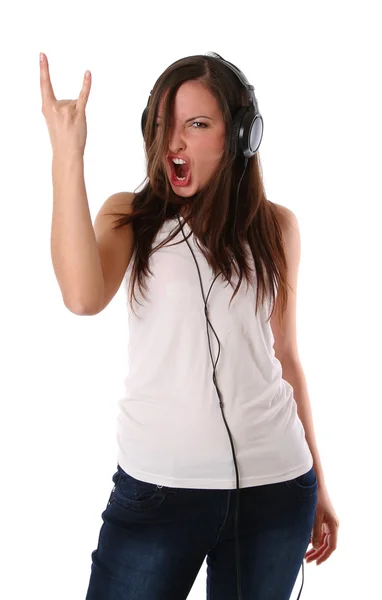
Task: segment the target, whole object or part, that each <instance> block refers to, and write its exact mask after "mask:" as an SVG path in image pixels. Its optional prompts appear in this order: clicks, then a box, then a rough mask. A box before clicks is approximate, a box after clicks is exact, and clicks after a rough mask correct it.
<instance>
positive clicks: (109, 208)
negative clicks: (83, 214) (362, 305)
mask: <svg viewBox="0 0 382 600" xmlns="http://www.w3.org/2000/svg"><path fill="white" fill-rule="evenodd" d="M134 198H135V193H134V192H116V193H115V194H112V195H111V196H109V197H108V198H107V199H106V200H105V202H104V203H103V205H102V206H101V208H100V210H99V211H98V214H101V215H104V214H106V213H113V214H115V213H119V212H121V213H124V212H127V213H130V212H131V210H132V202H133V200H134Z"/></svg>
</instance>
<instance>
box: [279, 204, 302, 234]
mask: <svg viewBox="0 0 382 600" xmlns="http://www.w3.org/2000/svg"><path fill="white" fill-rule="evenodd" d="M272 204H273V205H274V206H275V208H276V215H277V221H278V223H279V225H280V227H281V230H282V232H283V234H285V233H286V232H287V231H288V230H290V228H292V229H294V230H295V231H297V232H298V231H299V227H298V220H297V217H296V215H295V213H294V212H293V211H292V210H291V209H290V208H288V207H286V206H283V205H282V204H276V203H275V202H272Z"/></svg>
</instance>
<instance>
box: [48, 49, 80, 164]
mask: <svg viewBox="0 0 382 600" xmlns="http://www.w3.org/2000/svg"><path fill="white" fill-rule="evenodd" d="M42 57H43V60H42V61H40V86H41V96H42V114H43V115H44V117H45V121H46V124H47V126H48V130H49V136H50V142H51V145H52V149H53V154H70V153H77V154H79V153H80V154H84V151H85V145H86V136H87V126H86V114H85V108H86V104H87V101H88V98H89V94H90V87H91V74H90V72H89V71H88V72H87V73H86V74H85V76H84V81H83V85H82V89H81V92H80V95H79V96H78V98H77V100H57V99H56V96H55V95H54V92H53V87H52V83H51V80H50V75H49V65H48V59H47V57H46V56H45V54H42ZM87 74H88V76H87Z"/></svg>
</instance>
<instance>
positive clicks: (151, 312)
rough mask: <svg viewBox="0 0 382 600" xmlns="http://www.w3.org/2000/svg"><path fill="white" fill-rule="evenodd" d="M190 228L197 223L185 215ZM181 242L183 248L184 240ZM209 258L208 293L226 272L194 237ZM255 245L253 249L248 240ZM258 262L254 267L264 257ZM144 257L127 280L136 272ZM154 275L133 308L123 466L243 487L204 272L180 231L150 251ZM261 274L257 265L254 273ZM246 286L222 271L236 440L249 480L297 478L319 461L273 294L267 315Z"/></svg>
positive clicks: (226, 374) (136, 472)
mask: <svg viewBox="0 0 382 600" xmlns="http://www.w3.org/2000/svg"><path fill="white" fill-rule="evenodd" d="M181 223H183V231H184V234H185V235H188V234H189V232H190V229H189V226H188V224H187V223H186V222H185V221H184V220H183V219H181ZM178 226H179V223H178V219H177V218H175V219H171V220H168V221H167V222H166V223H165V224H164V226H163V227H162V228H161V229H160V230H159V232H158V234H157V236H156V238H155V239H154V242H153V247H154V248H155V247H156V246H157V245H158V244H159V243H160V242H161V241H162V240H163V239H164V238H165V237H167V235H168V234H169V233H170V232H171V231H173V230H174V228H177V227H178ZM181 240H182V243H181V244H178V245H176V246H174V245H171V246H170V244H174V243H176V242H178V241H181ZM188 242H189V244H190V245H191V247H192V249H193V252H194V254H195V258H196V260H197V262H198V265H199V270H200V274H201V279H202V284H203V289H204V297H205V298H206V297H207V294H208V292H209V289H210V286H211V283H212V281H213V280H214V278H215V275H214V273H213V271H212V269H211V267H210V266H209V265H208V263H207V261H206V259H205V258H204V256H203V254H202V253H201V251H200V250H199V248H198V246H197V245H196V242H195V238H194V236H193V234H192V235H191V236H190V237H189V238H188ZM248 248H249V246H248ZM249 255H250V261H251V262H250V264H251V267H252V268H253V269H254V263H253V258H252V256H251V254H250V253H249ZM133 259H134V257H133V258H132V259H131V261H130V264H129V267H128V269H127V271H126V276H127V278H129V276H130V274H131V268H132V263H133ZM149 267H150V270H151V271H152V273H153V275H152V276H149V277H148V279H147V280H146V282H147V283H146V285H147V291H145V294H146V298H147V300H145V299H144V298H143V296H142V295H141V294H140V292H139V288H138V287H137V286H136V292H135V293H136V297H137V299H138V301H139V302H140V304H137V302H136V301H134V303H133V306H134V310H135V312H136V314H137V315H138V317H139V318H137V317H136V316H135V315H134V313H133V312H132V310H131V307H130V305H129V302H127V305H128V310H129V314H128V321H129V343H128V362H129V369H128V375H127V377H126V378H125V380H124V387H125V393H124V395H123V397H122V398H121V399H120V400H119V402H118V404H119V407H120V413H119V415H118V417H117V421H118V427H117V444H118V463H119V465H120V466H121V467H122V469H123V470H124V471H126V472H127V473H129V474H130V475H132V476H133V477H135V478H136V479H140V480H141V481H147V482H150V483H155V484H158V485H165V486H170V487H182V488H199V489H233V488H236V472H235V466H234V462H233V455H232V448H231V443H230V440H229V436H228V432H227V429H226V426H225V423H224V420H223V416H222V412H221V408H220V405H219V396H218V394H217V391H216V388H215V385H214V382H213V378H212V377H213V366H212V361H211V356H210V350H209V343H208V334H209V337H210V346H211V353H212V357H213V361H214V363H216V360H217V358H218V352H219V346H218V342H217V339H216V337H215V335H214V333H213V331H212V329H211V327H210V326H208V332H207V325H206V319H205V313H204V300H203V297H202V292H201V287H200V280H199V275H198V270H197V267H196V264H195V260H194V258H193V256H192V253H191V251H190V249H189V247H188V245H187V242H186V241H185V240H184V237H183V233H182V231H180V232H179V233H178V235H177V236H175V237H174V238H173V240H171V241H170V242H167V244H166V245H165V246H164V247H163V248H161V249H160V250H158V251H155V252H154V253H153V254H152V256H151V257H150V259H149ZM253 277H254V279H253V281H256V272H255V271H253ZM237 281H238V276H237V274H236V272H233V279H232V282H233V284H234V287H231V286H230V284H229V283H228V282H227V280H225V279H224V278H223V276H222V275H219V277H218V278H217V279H216V280H215V282H214V284H213V287H212V290H211V292H210V294H209V297H208V303H207V305H208V316H209V320H210V322H211V324H212V327H213V328H214V330H215V332H216V335H217V337H218V338H219V340H220V355H219V358H218V360H217V364H216V382H217V386H218V388H219V391H220V394H221V399H222V404H223V410H224V416H225V419H226V421H227V424H228V427H229V429H230V431H231V436H232V439H233V444H234V449H235V454H236V462H237V466H238V471H239V486H240V488H242V487H250V486H257V485H265V484H270V483H277V482H281V481H286V480H289V479H292V478H294V477H297V476H299V475H302V474H303V473H306V472H307V471H308V470H309V469H310V468H311V467H312V465H313V458H312V455H311V452H310V449H309V446H308V444H307V441H306V438H305V431H304V428H303V425H302V423H301V421H300V419H299V417H298V414H297V405H296V402H295V400H294V398H293V388H292V386H291V385H290V384H289V383H288V382H287V381H285V380H284V379H283V378H282V368H281V364H280V362H279V360H278V359H277V358H276V357H275V353H274V349H273V343H274V338H273V334H272V329H271V326H270V323H269V322H268V323H267V322H266V319H267V317H268V315H269V309H270V300H269V299H268V302H265V303H264V306H263V307H262V306H261V302H260V301H259V309H258V313H257V315H256V314H255V304H256V289H255V286H254V285H253V283H252V285H248V287H247V281H246V279H245V278H244V277H243V279H242V282H241V286H240V289H239V291H238V293H237V294H236V296H235V298H234V299H233V301H232V303H231V306H230V307H229V302H230V299H231V296H232V294H233V291H234V289H235V287H236V284H237Z"/></svg>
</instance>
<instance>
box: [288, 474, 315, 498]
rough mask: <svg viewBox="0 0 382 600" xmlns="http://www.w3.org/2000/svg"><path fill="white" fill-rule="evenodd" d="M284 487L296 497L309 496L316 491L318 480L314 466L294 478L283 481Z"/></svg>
mask: <svg viewBox="0 0 382 600" xmlns="http://www.w3.org/2000/svg"><path fill="white" fill-rule="evenodd" d="M284 483H285V485H286V487H287V488H288V489H289V490H290V491H291V493H292V494H293V495H294V496H296V497H297V498H309V497H310V496H314V494H316V493H317V488H318V481H317V477H316V473H315V471H314V467H312V468H311V469H309V471H307V472H306V473H303V474H302V475H298V477H295V478H294V479H290V480H289V481H285V482H284Z"/></svg>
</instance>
